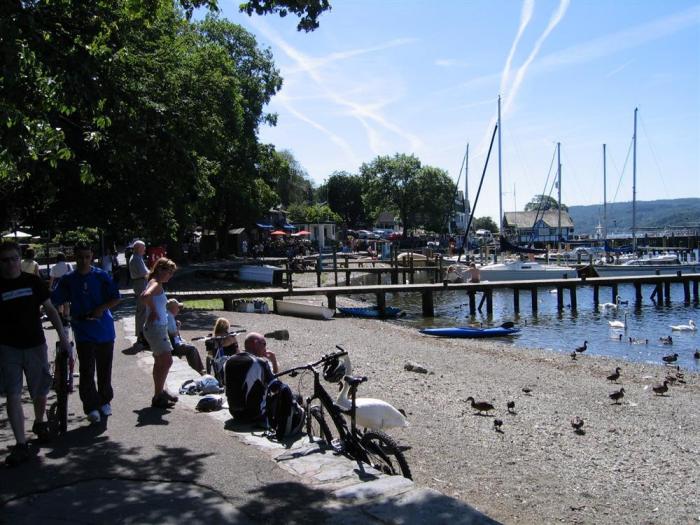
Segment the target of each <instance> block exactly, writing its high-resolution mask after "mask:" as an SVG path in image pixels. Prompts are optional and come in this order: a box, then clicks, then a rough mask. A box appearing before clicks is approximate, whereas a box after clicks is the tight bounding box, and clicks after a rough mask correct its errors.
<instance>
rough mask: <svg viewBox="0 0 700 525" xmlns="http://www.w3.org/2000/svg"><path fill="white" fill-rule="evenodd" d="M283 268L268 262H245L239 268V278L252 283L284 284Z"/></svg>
mask: <svg viewBox="0 0 700 525" xmlns="http://www.w3.org/2000/svg"><path fill="white" fill-rule="evenodd" d="M282 273H283V270H282V269H281V268H279V267H277V266H270V265H268V264H263V265H255V264H244V265H242V266H240V267H239V268H238V280H239V281H246V282H251V283H265V284H277V285H281V284H282Z"/></svg>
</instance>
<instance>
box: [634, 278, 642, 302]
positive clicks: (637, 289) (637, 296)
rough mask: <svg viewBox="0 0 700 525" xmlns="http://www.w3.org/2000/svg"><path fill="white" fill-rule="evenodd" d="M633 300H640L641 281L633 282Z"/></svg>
mask: <svg viewBox="0 0 700 525" xmlns="http://www.w3.org/2000/svg"><path fill="white" fill-rule="evenodd" d="M634 301H635V302H636V303H637V304H641V302H642V283H634Z"/></svg>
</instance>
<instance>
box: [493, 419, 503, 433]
mask: <svg viewBox="0 0 700 525" xmlns="http://www.w3.org/2000/svg"><path fill="white" fill-rule="evenodd" d="M501 426H503V421H501V420H500V419H494V420H493V428H494V430H495V431H496V432H501V433H502V432H503V430H501Z"/></svg>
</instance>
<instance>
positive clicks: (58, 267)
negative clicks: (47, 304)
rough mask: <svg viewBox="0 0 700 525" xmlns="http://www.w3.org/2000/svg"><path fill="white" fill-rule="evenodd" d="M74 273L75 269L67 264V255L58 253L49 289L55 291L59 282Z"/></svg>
mask: <svg viewBox="0 0 700 525" xmlns="http://www.w3.org/2000/svg"><path fill="white" fill-rule="evenodd" d="M72 271H73V267H72V266H71V265H70V263H67V262H66V255H65V254H64V253H63V252H58V253H57V254H56V264H54V265H53V266H52V267H51V271H50V272H49V289H50V290H52V291H53V290H54V289H55V288H56V284H58V280H59V279H60V278H61V277H63V276H64V275H66V274H67V273H69V272H72Z"/></svg>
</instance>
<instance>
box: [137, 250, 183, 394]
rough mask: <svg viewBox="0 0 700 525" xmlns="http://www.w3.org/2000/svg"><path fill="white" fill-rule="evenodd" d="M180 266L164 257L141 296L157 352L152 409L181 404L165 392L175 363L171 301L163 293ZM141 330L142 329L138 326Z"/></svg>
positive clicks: (146, 330)
mask: <svg viewBox="0 0 700 525" xmlns="http://www.w3.org/2000/svg"><path fill="white" fill-rule="evenodd" d="M176 269H177V266H176V265H175V263H174V262H173V261H171V260H170V259H167V258H165V257H161V258H160V259H158V260H157V261H156V263H155V264H154V265H153V270H151V273H149V274H148V284H147V285H146V289H145V290H144V291H143V293H142V294H141V296H140V297H139V301H141V303H142V304H143V305H144V306H145V307H146V323H145V324H144V325H143V335H144V337H145V338H146V341H147V342H148V345H149V347H150V348H151V351H152V352H153V387H154V392H155V393H154V396H153V399H152V400H151V406H153V407H156V408H168V407H169V406H170V404H171V403H175V402H176V401H177V396H174V395H172V394H171V393H169V392H168V391H167V390H166V389H165V381H166V379H167V378H168V371H169V370H170V365H172V363H173V356H172V351H173V345H172V343H171V342H170V337H169V336H168V312H167V310H166V304H167V302H168V298H167V297H166V296H165V291H164V290H163V283H167V282H168V281H169V280H170V278H171V277H172V276H173V274H174V273H175V270H176ZM137 330H138V327H137Z"/></svg>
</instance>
